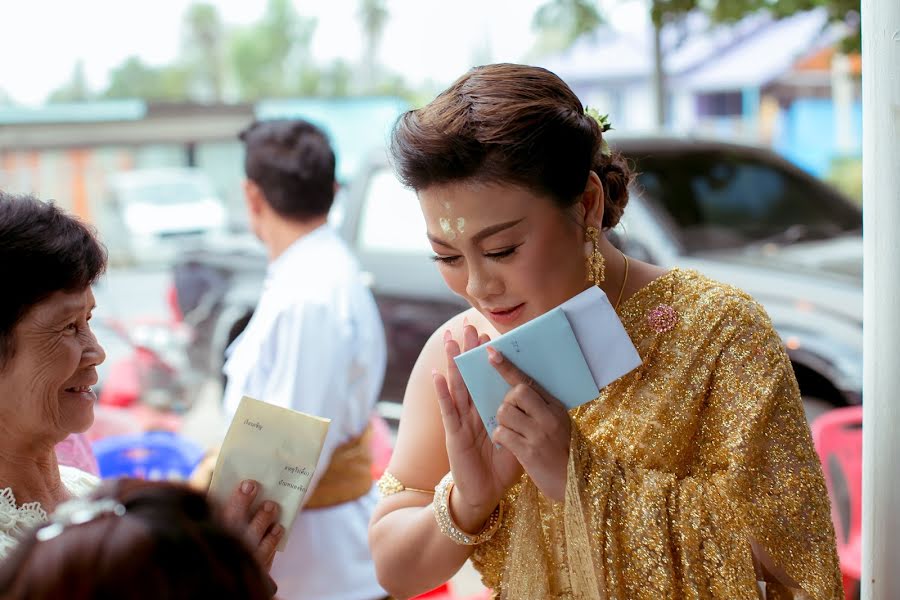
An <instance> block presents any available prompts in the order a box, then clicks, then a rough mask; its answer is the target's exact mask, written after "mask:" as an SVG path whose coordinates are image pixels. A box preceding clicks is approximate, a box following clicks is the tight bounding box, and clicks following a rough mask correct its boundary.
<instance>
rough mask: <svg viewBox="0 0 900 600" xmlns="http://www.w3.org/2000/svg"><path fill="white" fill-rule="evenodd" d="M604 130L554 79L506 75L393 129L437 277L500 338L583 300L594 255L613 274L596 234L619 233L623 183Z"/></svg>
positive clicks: (472, 86)
mask: <svg viewBox="0 0 900 600" xmlns="http://www.w3.org/2000/svg"><path fill="white" fill-rule="evenodd" d="M604 128H605V127H604V125H603V124H601V123H600V122H599V121H598V119H597V118H595V117H594V116H591V115H590V114H588V113H586V112H585V109H584V107H583V106H582V104H581V101H580V100H579V99H578V97H577V96H576V95H575V94H574V93H573V92H572V90H571V89H570V88H569V87H568V86H567V85H566V84H565V83H564V82H563V81H562V80H561V79H560V78H559V77H557V76H556V75H554V74H553V73H551V72H550V71H547V70H545V69H541V68H538V67H530V66H525V65H512V64H499V65H488V66H485V67H478V68H475V69H472V70H471V71H469V72H468V73H467V74H465V75H464V76H463V77H461V78H459V79H458V80H457V81H456V82H455V83H454V84H453V85H451V86H450V87H449V88H448V89H447V90H445V91H444V92H443V93H441V94H440V95H439V96H438V97H437V98H436V99H435V100H434V101H432V102H431V103H430V104H428V105H427V106H426V107H424V108H422V109H419V110H416V111H411V112H408V113H406V114H405V115H404V116H403V117H402V118H401V120H400V121H399V123H398V125H397V127H396V130H395V132H394V138H393V143H392V154H393V158H394V162H395V165H396V168H397V171H398V173H399V176H400V178H401V180H402V181H403V182H404V183H406V184H407V185H409V186H410V187H412V188H413V189H415V190H416V192H418V196H419V200H420V202H421V206H422V211H423V213H424V215H425V220H426V223H427V229H428V237H429V240H430V241H431V245H432V248H433V249H434V252H435V254H436V257H435V260H437V262H438V265H439V267H440V272H441V274H442V275H443V277H444V279H445V281H446V282H447V285H448V286H449V287H450V288H451V289H452V290H453V291H454V292H456V293H457V294H459V295H461V296H462V297H464V298H465V299H466V300H468V302H469V303H470V304H471V305H472V306H473V307H474V308H476V309H477V310H478V311H479V312H480V313H482V314H483V315H484V316H485V317H487V319H488V320H489V321H490V323H491V325H493V326H494V327H495V328H496V329H497V330H498V331H500V332H504V331H506V330H509V329H511V328H513V327H515V326H516V325H520V324H522V323H523V322H525V321H528V320H530V319H533V318H534V317H536V316H538V315H540V314H542V313H544V312H546V311H547V310H549V309H551V308H553V307H555V306H558V305H559V304H561V303H562V302H564V301H565V300H568V299H569V298H571V297H572V296H574V295H576V294H577V293H578V292H581V291H583V290H584V289H586V288H587V287H588V286H589V285H590V283H591V282H590V281H589V280H588V278H586V277H585V260H586V259H587V258H588V257H589V256H590V255H591V254H592V253H593V251H594V249H595V247H596V248H597V249H598V250H599V252H600V253H601V255H602V257H603V259H604V260H605V261H606V263H607V265H609V266H610V267H611V268H612V269H613V270H616V272H617V273H618V272H620V271H621V269H622V262H623V258H622V256H621V254H620V253H619V252H618V251H617V250H616V249H615V248H614V247H613V246H612V245H611V244H610V243H608V242H607V241H606V239H605V236H604V235H603V234H602V231H604V230H607V229H609V228H612V227H614V226H615V225H616V224H617V223H618V222H619V218H620V217H621V216H622V212H623V210H624V209H625V205H626V204H627V202H628V189H627V188H628V184H629V182H630V181H631V178H632V175H631V172H630V171H629V169H628V166H627V165H626V163H625V161H624V159H623V158H622V157H621V156H619V155H616V154H613V153H611V152H610V151H609V147H608V146H607V145H606V143H605V140H604V139H603V137H604V136H603V129H604ZM592 228H593V229H592ZM595 232H601V233H598V234H597V237H596V245H595V243H594V241H592V239H591V236H592V235H593V234H594V233H595ZM610 274H611V273H610ZM609 279H612V278H609ZM597 283H600V282H599V281H598V282H597ZM619 283H620V281H619V280H614V281H613V282H612V284H613V287H614V288H615V291H618V288H617V287H615V286H618V285H619ZM603 285H605V284H601V286H603Z"/></svg>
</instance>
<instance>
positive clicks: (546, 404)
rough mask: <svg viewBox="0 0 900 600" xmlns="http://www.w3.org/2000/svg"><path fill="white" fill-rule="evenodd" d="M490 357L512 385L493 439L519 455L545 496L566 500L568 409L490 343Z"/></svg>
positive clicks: (569, 432) (498, 415)
mask: <svg viewBox="0 0 900 600" xmlns="http://www.w3.org/2000/svg"><path fill="white" fill-rule="evenodd" d="M488 357H489V359H490V361H491V365H493V367H494V368H495V369H496V370H497V372H498V373H500V375H501V376H502V377H503V379H505V380H506V383H508V384H509V385H511V386H512V389H511V390H510V391H509V392H508V393H507V394H506V398H504V399H503V404H501V405H500V408H499V409H498V411H497V422H498V424H499V425H498V427H497V428H496V429H495V430H494V435H493V440H494V442H495V443H497V444H500V445H501V446H502V447H504V448H506V449H507V450H509V451H510V452H512V453H513V454H514V455H515V457H516V458H517V459H519V462H520V463H521V464H522V467H523V468H524V469H525V472H526V473H528V476H529V477H531V479H532V481H534V483H535V485H536V486H537V487H538V489H540V490H541V493H543V494H544V496H546V497H547V498H550V499H552V500H556V501H561V500H563V499H564V498H565V495H566V474H567V472H568V464H569V442H570V436H571V434H572V421H571V419H570V418H569V412H568V411H567V410H566V407H565V406H564V405H563V404H562V403H561V402H560V401H559V400H557V399H556V398H554V397H553V396H552V395H551V394H549V393H548V392H547V391H546V390H544V389H542V388H541V386H539V385H538V384H537V383H535V381H534V380H533V379H531V378H530V377H528V376H527V375H526V374H524V373H523V372H522V371H520V370H519V369H518V367H516V365H514V364H513V363H512V362H510V361H508V360H506V358H504V356H503V355H502V354H501V353H500V352H498V351H497V350H495V349H494V348H490V347H488Z"/></svg>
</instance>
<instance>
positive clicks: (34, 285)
mask: <svg viewBox="0 0 900 600" xmlns="http://www.w3.org/2000/svg"><path fill="white" fill-rule="evenodd" d="M105 269H106V249H105V248H104V247H103V245H102V244H101V243H100V242H99V241H98V240H97V237H96V236H95V235H94V232H93V230H92V229H91V228H90V227H88V226H87V225H85V224H84V223H82V222H81V221H79V220H78V219H77V218H75V217H73V216H71V215H69V214H67V213H66V212H65V211H63V210H62V209H60V208H59V207H57V206H56V205H54V204H52V203H49V202H42V201H41V200H38V199H37V198H35V197H34V196H28V195H15V194H8V193H5V192H2V191H0V281H3V292H2V293H0V368H2V367H3V366H5V364H6V362H7V361H8V360H10V359H11V358H12V355H13V352H14V348H15V343H14V340H13V339H12V334H13V330H14V329H15V326H16V324H17V323H18V322H19V321H20V320H21V319H22V317H24V316H25V314H26V313H27V312H28V311H29V310H30V309H31V308H32V307H33V306H35V305H36V304H38V303H40V302H41V301H42V300H45V299H46V298H48V297H49V296H51V295H52V294H53V293H55V292H58V291H69V292H77V291H81V290H85V289H87V287H88V286H90V285H91V284H93V283H94V282H95V281H96V280H97V278H98V277H100V275H101V274H102V273H103V272H104V270H105Z"/></svg>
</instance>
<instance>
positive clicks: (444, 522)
mask: <svg viewBox="0 0 900 600" xmlns="http://www.w3.org/2000/svg"><path fill="white" fill-rule="evenodd" d="M452 489H453V474H452V473H447V474H446V475H444V478H443V479H441V482H440V483H439V484H437V486H435V488H434V502H432V503H431V506H432V508H433V510H434V518H435V520H437V524H438V527H439V528H440V529H441V533H443V534H444V535H446V536H447V537H449V538H450V539H451V540H453V541H454V542H456V543H457V544H459V545H460V546H477V545H478V544H483V543H484V542H486V541H488V540H489V539H491V538H492V537H493V536H494V534H495V533H497V530H498V529H499V528H500V521H502V520H503V502H502V501H501V502H500V504H498V505H497V508H495V509H494V511H493V512H492V513H491V516H490V517H488V520H487V523H485V524H484V527H483V528H482V530H481V531H480V532H478V533H477V534H475V535H469V534H468V533H466V532H465V531H463V530H462V529H460V528H459V526H458V525H457V524H456V523H454V522H453V517H452V516H451V515H450V491H451V490H452Z"/></svg>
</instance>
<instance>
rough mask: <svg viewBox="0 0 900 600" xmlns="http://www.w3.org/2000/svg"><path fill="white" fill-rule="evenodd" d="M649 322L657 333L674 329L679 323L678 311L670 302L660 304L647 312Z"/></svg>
mask: <svg viewBox="0 0 900 600" xmlns="http://www.w3.org/2000/svg"><path fill="white" fill-rule="evenodd" d="M647 323H649V324H650V328H651V329H652V330H653V331H655V332H656V333H665V332H667V331H672V329H674V328H675V324H676V323H678V313H677V312H675V309H674V308H672V307H671V306H669V305H668V304H660V305H659V306H657V307H656V308H654V309H653V310H651V311H650V312H649V313H648V314H647Z"/></svg>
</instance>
